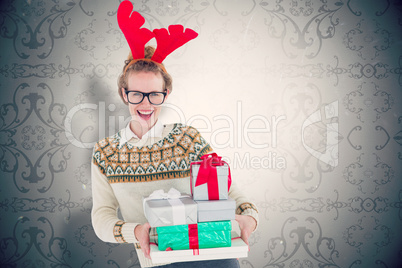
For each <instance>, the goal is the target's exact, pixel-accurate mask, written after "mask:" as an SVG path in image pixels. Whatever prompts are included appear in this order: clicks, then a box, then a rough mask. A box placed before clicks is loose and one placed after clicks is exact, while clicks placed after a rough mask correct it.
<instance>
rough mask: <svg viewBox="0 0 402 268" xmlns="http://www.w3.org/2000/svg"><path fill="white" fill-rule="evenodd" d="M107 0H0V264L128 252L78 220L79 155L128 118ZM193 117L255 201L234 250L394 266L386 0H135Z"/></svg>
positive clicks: (175, 107)
mask: <svg viewBox="0 0 402 268" xmlns="http://www.w3.org/2000/svg"><path fill="white" fill-rule="evenodd" d="M118 5H119V1H118V0H109V1H106V0H103V1H100V0H99V1H93V0H91V1H90V0H80V1H78V0H15V1H12V0H2V1H1V4H0V38H1V41H0V42H1V43H0V44H1V50H0V60H1V63H0V90H1V98H0V170H1V175H0V178H1V187H0V225H1V228H0V233H1V236H0V266H1V267H139V263H138V259H137V257H136V255H135V251H134V248H133V247H132V246H131V245H118V244H110V243H104V242H102V241H100V240H99V239H98V238H97V237H96V236H95V234H94V232H93V228H92V226H91V222H90V211H91V202H92V200H91V181H90V157H91V154H92V146H93V145H94V142H96V141H97V140H98V139H100V138H102V137H104V136H108V135H111V134H114V133H115V132H116V131H117V130H118V129H120V128H122V127H124V126H125V124H126V123H127V122H128V120H129V113H128V109H127V107H126V106H125V105H123V104H122V102H121V101H120V99H119V97H118V95H117V94H116V92H117V91H116V90H117V89H116V83H117V76H118V75H119V72H120V70H121V68H122V65H123V61H124V59H125V58H126V56H127V54H128V51H129V48H128V45H127V44H126V41H125V39H124V36H123V35H122V33H121V32H120V30H119V28H118V25H117V21H116V11H117V7H118ZM134 9H135V10H137V11H140V12H141V14H142V15H143V16H144V17H145V19H146V23H145V27H147V28H149V29H155V28H161V27H167V26H168V25H170V24H175V23H180V24H183V25H185V26H186V27H189V28H193V29H194V30H196V31H197V32H198V33H199V37H198V38H197V39H195V40H193V41H191V42H190V43H189V44H187V45H185V46H184V47H183V48H181V49H179V50H177V51H175V52H174V53H173V54H172V55H170V56H169V57H168V58H167V59H166V61H165V65H166V67H167V69H168V71H169V72H170V73H171V74H172V76H173V88H174V89H173V94H172V95H171V96H170V97H169V99H168V102H167V103H166V105H165V107H164V110H163V111H162V119H163V120H164V121H165V122H178V121H180V122H183V123H186V124H191V125H193V126H196V127H197V128H198V129H199V130H200V131H201V132H202V133H203V135H204V137H205V138H206V139H207V140H209V141H210V143H211V145H212V146H213V147H214V148H215V150H216V151H217V152H218V153H219V154H220V155H222V156H224V157H225V158H226V160H227V161H228V162H229V163H230V165H231V167H232V173H233V177H234V179H235V181H236V183H237V184H239V185H240V187H242V189H244V193H245V194H246V195H248V196H250V197H252V198H253V200H254V201H255V202H256V204H257V205H258V207H259V212H260V225H259V228H258V230H257V231H256V232H255V233H253V235H252V236H251V239H250V247H251V251H250V252H249V257H248V258H247V259H241V260H240V263H241V267H255V268H260V267H292V268H293V267H294V268H296V267H297V268H307V267H350V268H358V267H376V268H377V267H378V268H383V267H389V268H391V267H402V243H401V241H402V239H401V238H402V230H401V226H402V180H401V164H402V147H401V146H402V113H401V107H402V105H401V100H402V96H401V92H402V50H401V47H402V35H401V33H402V2H401V1H400V0H242V1H240V0H213V1H212V0H186V1H178V0H138V1H134Z"/></svg>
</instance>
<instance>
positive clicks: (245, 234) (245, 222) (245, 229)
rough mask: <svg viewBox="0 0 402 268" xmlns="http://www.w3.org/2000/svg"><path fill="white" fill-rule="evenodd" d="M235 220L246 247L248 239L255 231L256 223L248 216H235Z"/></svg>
mask: <svg viewBox="0 0 402 268" xmlns="http://www.w3.org/2000/svg"><path fill="white" fill-rule="evenodd" d="M235 219H236V221H237V222H238V223H239V227H240V231H241V239H243V241H244V242H245V243H246V244H247V245H248V238H249V237H250V235H251V233H252V232H253V231H254V230H255V228H256V226H257V222H256V221H255V219H254V218H253V217H251V216H248V215H236V218H235Z"/></svg>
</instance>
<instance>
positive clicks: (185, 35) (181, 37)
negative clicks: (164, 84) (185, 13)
mask: <svg viewBox="0 0 402 268" xmlns="http://www.w3.org/2000/svg"><path fill="white" fill-rule="evenodd" d="M183 29H184V27H183V26H182V25H170V26H169V33H170V34H169V33H168V31H167V30H166V29H165V28H162V29H155V30H154V31H153V32H154V34H155V38H156V43H157V45H158V46H157V47H156V51H155V53H154V55H153V56H152V60H153V61H156V62H158V63H162V61H163V60H164V59H165V58H166V56H167V55H169V54H170V53H172V52H173V51H174V50H175V49H176V48H179V47H181V46H182V45H184V44H185V43H187V42H188V41H190V40H192V39H194V38H196V37H197V36H198V34H197V33H196V32H194V31H193V30H191V29H189V28H187V29H186V30H185V32H183Z"/></svg>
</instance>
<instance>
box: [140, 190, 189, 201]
mask: <svg viewBox="0 0 402 268" xmlns="http://www.w3.org/2000/svg"><path fill="white" fill-rule="evenodd" d="M184 196H186V195H183V196H182V195H181V193H180V192H179V191H178V190H176V189H175V188H170V190H169V191H168V192H167V193H165V192H164V191H163V190H155V191H153V193H152V194H150V195H149V197H147V198H146V199H147V200H155V199H177V198H180V197H184Z"/></svg>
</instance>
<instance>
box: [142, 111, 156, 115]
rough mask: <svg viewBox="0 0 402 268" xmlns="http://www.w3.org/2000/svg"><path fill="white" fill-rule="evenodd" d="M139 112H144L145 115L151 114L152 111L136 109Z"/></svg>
mask: <svg viewBox="0 0 402 268" xmlns="http://www.w3.org/2000/svg"><path fill="white" fill-rule="evenodd" d="M138 112H139V113H140V114H145V115H148V114H152V113H153V111H138Z"/></svg>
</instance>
